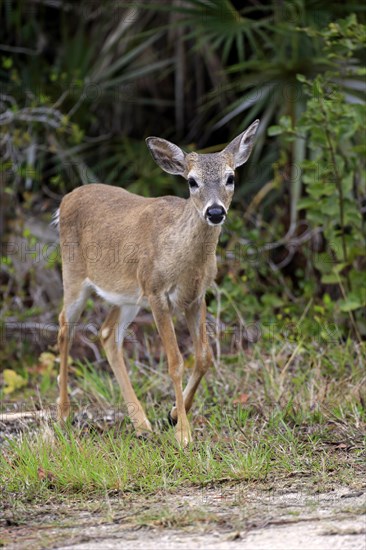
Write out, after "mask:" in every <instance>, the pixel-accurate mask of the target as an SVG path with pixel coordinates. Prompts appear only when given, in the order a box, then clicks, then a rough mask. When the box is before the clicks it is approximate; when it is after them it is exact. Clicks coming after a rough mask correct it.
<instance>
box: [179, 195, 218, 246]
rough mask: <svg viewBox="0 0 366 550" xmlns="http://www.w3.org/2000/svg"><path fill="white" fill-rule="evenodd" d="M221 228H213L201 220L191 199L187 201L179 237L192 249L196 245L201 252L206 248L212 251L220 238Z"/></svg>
mask: <svg viewBox="0 0 366 550" xmlns="http://www.w3.org/2000/svg"><path fill="white" fill-rule="evenodd" d="M220 233H221V227H220V226H218V227H214V226H211V225H208V223H207V222H206V221H205V220H203V219H202V216H201V215H200V214H199V212H198V211H197V209H196V208H195V206H194V204H193V202H192V200H191V199H187V201H186V204H185V207H184V209H183V212H182V216H181V235H182V238H183V239H184V241H185V242H186V243H187V244H188V245H189V246H191V247H192V248H193V247H195V245H197V247H198V248H200V249H201V250H202V246H203V247H208V248H210V249H211V250H212V251H214V250H216V246H217V243H218V240H219V237H220Z"/></svg>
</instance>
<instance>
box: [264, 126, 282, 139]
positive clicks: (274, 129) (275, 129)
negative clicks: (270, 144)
mask: <svg viewBox="0 0 366 550" xmlns="http://www.w3.org/2000/svg"><path fill="white" fill-rule="evenodd" d="M282 133H283V128H281V126H278V125H276V124H275V125H274V126H270V127H269V128H268V135H269V136H279V135H280V134H282Z"/></svg>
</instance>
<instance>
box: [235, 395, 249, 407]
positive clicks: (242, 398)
mask: <svg viewBox="0 0 366 550" xmlns="http://www.w3.org/2000/svg"><path fill="white" fill-rule="evenodd" d="M248 399H249V393H241V394H240V395H239V397H237V398H236V399H234V400H233V404H234V405H245V403H246V402H247V401H248Z"/></svg>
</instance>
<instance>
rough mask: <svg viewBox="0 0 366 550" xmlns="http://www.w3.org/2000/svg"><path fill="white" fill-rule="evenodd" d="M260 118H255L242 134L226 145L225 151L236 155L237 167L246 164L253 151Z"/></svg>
mask: <svg viewBox="0 0 366 550" xmlns="http://www.w3.org/2000/svg"><path fill="white" fill-rule="evenodd" d="M258 124H259V120H255V121H254V122H253V123H252V124H251V125H250V126H249V128H247V129H246V130H245V131H244V132H243V133H242V134H240V135H239V136H237V137H236V138H234V139H233V140H232V141H231V142H230V143H229V145H227V146H226V147H225V149H224V150H223V153H225V152H226V153H231V154H232V155H233V157H234V163H235V168H237V167H238V166H241V165H242V164H244V163H245V162H246V161H247V160H248V158H249V156H250V153H251V152H252V149H253V144H254V136H255V134H256V132H257V128H258Z"/></svg>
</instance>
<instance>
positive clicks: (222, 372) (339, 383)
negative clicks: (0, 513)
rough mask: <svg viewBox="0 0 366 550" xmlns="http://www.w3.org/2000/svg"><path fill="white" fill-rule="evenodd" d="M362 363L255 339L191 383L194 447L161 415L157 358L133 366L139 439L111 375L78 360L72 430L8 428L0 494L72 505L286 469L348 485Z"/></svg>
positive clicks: (162, 390) (355, 466)
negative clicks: (144, 428)
mask: <svg viewBox="0 0 366 550" xmlns="http://www.w3.org/2000/svg"><path fill="white" fill-rule="evenodd" d="M364 364H365V349H364V348H362V346H359V345H357V344H355V343H353V342H351V341H349V342H346V343H344V344H332V345H318V344H317V345H315V344H310V343H309V344H308V345H306V344H302V345H301V346H298V345H296V344H291V343H285V342H281V343H279V342H277V343H273V344H272V345H271V346H268V345H265V344H263V343H262V344H260V345H256V346H254V347H253V348H251V349H250V350H248V351H247V352H246V354H245V355H244V354H243V353H241V354H238V355H237V356H230V357H223V359H222V362H221V364H220V366H219V367H218V368H212V369H211V371H210V373H209V374H208V376H207V378H206V379H205V380H204V382H203V383H202V386H201V388H200V389H199V395H198V396H197V399H196V401H195V405H194V411H193V414H192V415H191V423H192V428H193V435H194V439H195V441H194V444H193V445H191V446H190V447H189V448H188V449H185V450H181V449H180V448H178V447H177V445H176V443H175V439H174V434H173V430H172V429H169V428H168V427H167V423H166V421H165V418H166V415H167V412H168V410H169V409H170V407H171V404H172V402H173V400H174V398H173V394H172V389H171V384H169V380H168V379H167V377H166V376H165V374H166V372H165V370H164V369H165V367H164V364H162V363H161V362H160V363H159V364H158V365H157V367H156V368H157V371H158V372H157V373H156V374H153V375H152V374H148V373H149V372H150V371H149V370H147V369H145V368H144V369H142V370H140V368H139V367H138V364H137V363H136V364H135V365H134V366H133V368H132V379H133V381H134V385H135V387H136V389H137V393H138V394H139V395H138V396H139V398H141V400H142V401H143V402H145V403H146V404H147V407H146V408H147V413H148V416H149V417H150V419H151V420H152V422H153V425H154V427H155V428H156V433H155V434H154V435H153V436H152V437H151V438H149V439H147V440H140V439H137V438H136V436H135V435H134V433H133V431H132V428H131V425H130V424H129V422H128V420H127V419H126V418H125V415H124V413H123V411H122V412H121V411H120V404H121V401H120V397H119V392H116V391H115V387H116V384H115V383H114V381H113V379H112V381H111V376H110V375H108V374H106V372H105V371H104V372H103V374H102V375H101V376H100V377H99V378H98V377H97V376H96V373H95V369H94V368H93V367H92V365H91V364H87V363H84V364H81V363H80V362H79V363H78V364H77V367H76V368H75V369H72V372H73V377H72V380H71V385H72V389H73V390H75V392H76V391H79V393H75V395H77V396H78V402H79V403H81V402H83V401H84V402H85V399H84V398H85V396H86V397H87V400H86V402H87V403H88V411H89V416H90V417H91V418H89V419H88V420H85V409H84V408H83V407H82V406H79V411H77V412H76V415H75V417H76V423H75V425H69V426H68V427H66V428H63V429H62V428H60V427H59V426H58V425H57V424H54V423H52V422H51V423H47V425H46V424H43V425H41V426H40V427H34V426H33V427H32V431H30V429H29V428H26V429H24V427H23V428H21V427H19V428H18V429H17V430H16V431H15V432H14V433H10V434H9V435H8V437H7V438H6V439H5V441H4V445H3V449H2V452H1V455H0V484H1V487H2V496H3V498H4V499H13V498H14V495H16V497H17V499H18V500H20V501H32V500H35V501H37V500H38V501H42V500H44V499H45V498H53V499H56V500H57V499H58V500H60V501H61V500H62V499H64V498H65V497H67V498H69V497H73V498H78V499H81V500H82V499H90V498H91V497H93V496H95V497H97V496H101V495H105V494H123V493H126V492H134V493H139V494H141V493H143V494H153V493H154V492H156V491H158V490H160V489H168V490H175V489H176V488H178V487H181V486H185V485H187V486H188V485H190V486H192V485H196V486H199V487H205V486H207V485H210V484H217V483H222V482H223V481H228V480H231V481H235V482H239V481H242V482H243V481H248V482H249V481H250V482H258V481H260V482H268V483H273V482H274V481H275V480H276V479H279V478H283V477H291V476H292V477H293V476H301V477H302V478H308V479H309V482H310V483H315V482H316V483H318V484H319V483H322V484H325V485H326V484H329V483H333V482H337V483H345V484H352V482H353V481H354V480H355V479H356V478H357V476H359V475H360V474H362V473H365V469H364V443H365V441H364V434H365V433H366V431H365V421H366V416H365V396H364V394H363V392H364V387H365V371H364ZM99 368H100V367H99ZM137 379H138V380H139V386H138V385H137V384H136V380H137ZM81 387H82V388H83V390H80V388H81ZM141 388H143V389H144V392H142V391H140V389H141ZM80 392H81V393H80ZM140 394H141V395H140ZM75 400H76V398H74V401H75ZM43 404H44V402H43ZM111 409H112V410H117V414H116V418H117V419H119V420H118V421H117V422H114V420H113V418H112V419H111V417H110V411H111Z"/></svg>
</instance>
